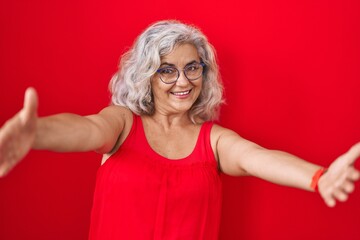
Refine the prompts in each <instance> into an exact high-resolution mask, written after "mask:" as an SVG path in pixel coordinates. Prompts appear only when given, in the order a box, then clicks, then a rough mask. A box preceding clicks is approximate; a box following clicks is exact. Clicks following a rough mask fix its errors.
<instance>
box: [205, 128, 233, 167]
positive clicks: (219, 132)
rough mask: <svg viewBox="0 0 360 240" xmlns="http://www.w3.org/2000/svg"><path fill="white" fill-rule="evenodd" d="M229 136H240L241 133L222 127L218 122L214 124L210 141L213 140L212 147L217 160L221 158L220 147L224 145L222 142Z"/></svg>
mask: <svg viewBox="0 0 360 240" xmlns="http://www.w3.org/2000/svg"><path fill="white" fill-rule="evenodd" d="M229 136H238V137H239V135H238V134H237V133H235V132H234V131H232V130H230V129H228V128H225V127H222V126H220V125H218V124H216V123H214V124H213V126H212V129H211V133H210V141H211V147H212V149H213V151H214V154H215V156H216V158H217V160H219V147H220V146H221V145H222V142H224V140H226V139H227V138H228V137H229Z"/></svg>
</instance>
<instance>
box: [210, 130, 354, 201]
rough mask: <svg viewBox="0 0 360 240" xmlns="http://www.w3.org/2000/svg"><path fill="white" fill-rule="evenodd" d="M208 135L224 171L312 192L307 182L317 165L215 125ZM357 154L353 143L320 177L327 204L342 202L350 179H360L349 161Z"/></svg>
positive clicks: (351, 183) (352, 187)
mask: <svg viewBox="0 0 360 240" xmlns="http://www.w3.org/2000/svg"><path fill="white" fill-rule="evenodd" d="M212 136H214V139H216V143H215V144H216V154H217V157H218V160H219V161H220V164H221V167H222V171H223V172H224V173H226V174H229V175H233V176H241V175H251V176H255V177H258V178H261V179H264V180H267V181H269V182H273V183H276V184H280V185H285V186H291V187H296V188H301V189H304V190H309V191H314V189H312V188H311V187H310V185H311V182H312V178H313V176H314V174H315V172H316V171H318V170H319V169H321V168H322V167H321V166H318V165H315V164H312V163H309V162H307V161H304V160H303V159H300V158H298V157H296V156H294V155H291V154H289V153H286V152H282V151H276V150H268V149H265V148H263V147H261V146H259V145H257V144H255V143H253V142H250V141H248V140H246V139H243V138H241V137H240V136H239V135H238V134H237V133H235V132H233V131H231V130H228V129H225V128H222V127H219V126H214V129H213V133H212ZM359 156H360V144H357V145H355V146H354V147H353V148H352V149H351V150H350V151H349V152H348V153H346V154H344V155H342V156H340V157H339V158H338V159H336V160H335V161H334V162H333V163H332V164H331V165H330V167H329V169H328V170H327V172H326V173H325V174H323V175H322V177H321V178H320V180H319V185H318V187H319V192H320V194H321V196H322V197H323V199H324V201H325V203H326V204H327V205H328V206H334V205H335V200H339V201H345V200H346V199H347V196H348V194H349V193H350V192H352V191H353V189H354V185H353V181H356V180H358V179H359V178H360V172H359V171H357V170H356V169H355V168H354V167H353V163H354V162H355V160H356V159H357V158H358V157H359Z"/></svg>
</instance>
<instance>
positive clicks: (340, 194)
mask: <svg viewBox="0 0 360 240" xmlns="http://www.w3.org/2000/svg"><path fill="white" fill-rule="evenodd" d="M333 196H334V197H335V198H336V199H337V200H338V201H340V202H345V201H346V200H347V199H348V195H347V194H346V193H345V192H344V191H342V190H341V189H336V190H335V191H334V193H333Z"/></svg>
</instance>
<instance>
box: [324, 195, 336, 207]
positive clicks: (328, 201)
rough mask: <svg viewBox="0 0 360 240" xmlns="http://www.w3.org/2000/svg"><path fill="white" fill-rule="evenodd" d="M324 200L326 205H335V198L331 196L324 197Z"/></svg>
mask: <svg viewBox="0 0 360 240" xmlns="http://www.w3.org/2000/svg"><path fill="white" fill-rule="evenodd" d="M324 201H325V204H326V205H327V206H328V207H335V205H336V201H335V199H334V198H333V197H331V196H329V197H326V198H324Z"/></svg>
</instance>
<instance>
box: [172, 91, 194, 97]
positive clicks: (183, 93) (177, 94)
mask: <svg viewBox="0 0 360 240" xmlns="http://www.w3.org/2000/svg"><path fill="white" fill-rule="evenodd" d="M191 90H192V89H190V90H187V91H179V92H170V93H171V94H172V95H175V96H186V95H188V94H189V93H190V92H191Z"/></svg>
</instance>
